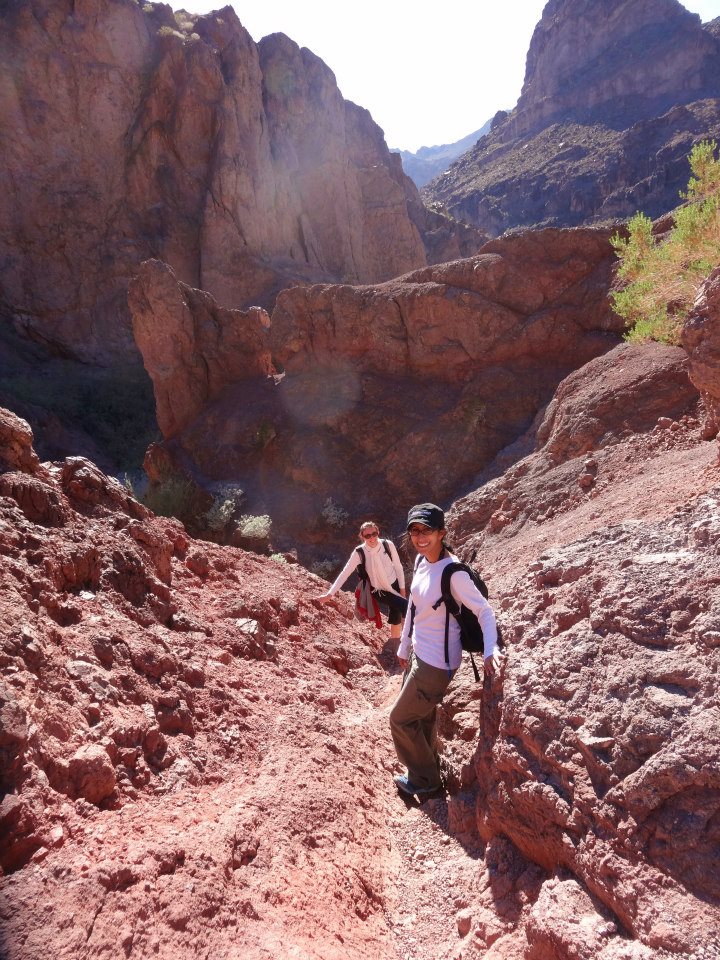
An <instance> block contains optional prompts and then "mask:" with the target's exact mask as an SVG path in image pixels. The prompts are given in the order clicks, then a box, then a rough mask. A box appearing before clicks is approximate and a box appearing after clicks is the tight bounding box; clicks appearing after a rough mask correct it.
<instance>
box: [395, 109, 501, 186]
mask: <svg viewBox="0 0 720 960" xmlns="http://www.w3.org/2000/svg"><path fill="white" fill-rule="evenodd" d="M491 123H492V120H488V121H487V123H484V124H483V125H482V127H480V129H479V130H476V131H475V132H474V133H469V134H468V135H467V136H466V137H463V138H462V140H457V141H456V142H455V143H443V144H442V145H441V146H435V147H420V149H419V150H416V151H415V153H411V152H410V151H409V150H395V149H392V148H391V150H390V152H391V153H399V154H400V158H401V159H402V165H403V170H404V171H405V173H406V174H407V175H408V176H409V177H410V179H411V180H412V181H413V182H414V184H415V186H416V187H424V186H425V184H426V183H429V182H430V181H431V180H432V179H433V177H436V176H437V175H438V174H439V173H442V172H443V171H444V170H445V169H446V168H447V166H448V165H449V164H451V163H452V162H453V160H457V158H458V157H460V156H462V154H463V153H465V152H466V151H467V150H469V149H470V148H471V147H474V146H475V144H476V143H477V142H478V140H479V139H480V137H484V136H485V134H486V133H489V132H490V124H491Z"/></svg>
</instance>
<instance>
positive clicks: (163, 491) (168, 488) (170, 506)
mask: <svg viewBox="0 0 720 960" xmlns="http://www.w3.org/2000/svg"><path fill="white" fill-rule="evenodd" d="M195 498H196V490H195V487H194V485H193V483H192V482H191V481H190V480H186V479H184V478H183V477H168V478H167V480H163V481H162V482H161V483H156V484H151V485H150V487H149V488H148V491H147V493H146V494H145V496H144V497H143V501H142V502H143V503H144V504H145V506H146V507H148V508H149V509H150V510H152V512H153V513H156V514H157V515H158V516H159V517H177V518H178V520H186V519H187V518H188V517H190V516H191V515H192V513H193V505H194V501H195Z"/></svg>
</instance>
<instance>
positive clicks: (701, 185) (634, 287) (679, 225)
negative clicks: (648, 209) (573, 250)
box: [611, 140, 720, 343]
mask: <svg viewBox="0 0 720 960" xmlns="http://www.w3.org/2000/svg"><path fill="white" fill-rule="evenodd" d="M716 150H717V144H716V142H715V141H714V140H703V141H702V142H701V143H698V144H696V145H695V146H694V147H693V149H692V152H691V153H690V158H689V159H690V170H691V172H692V176H691V178H690V181H689V183H688V189H687V193H684V194H681V196H682V197H683V198H684V199H685V200H686V203H685V205H684V206H682V207H679V208H678V209H677V210H676V211H675V215H674V219H675V223H674V226H673V228H672V229H671V230H670V231H669V232H668V234H667V235H666V236H665V237H664V238H663V239H662V240H661V241H660V242H658V241H657V240H656V239H655V237H654V236H653V232H652V221H651V220H650V218H649V217H646V216H645V215H644V214H643V213H636V214H635V216H634V217H633V218H632V219H631V220H630V221H629V223H628V236H627V237H623V236H620V234H615V235H614V236H613V237H612V238H611V243H612V245H613V247H614V249H615V252H616V253H617V255H618V257H619V258H620V266H619V268H618V277H619V279H620V280H621V281H624V285H623V286H622V288H621V289H619V290H616V291H614V292H613V293H612V294H611V298H612V303H613V308H614V310H615V312H616V313H617V314H618V316H620V317H622V318H623V319H624V320H625V321H626V322H627V325H628V332H627V333H626V335H625V339H626V340H630V341H634V342H638V341H645V340H659V341H661V342H663V343H677V342H678V340H679V334H680V327H681V325H682V321H683V319H684V317H685V316H686V314H687V312H688V310H689V309H690V306H691V305H692V303H693V300H694V299H695V295H696V293H697V289H698V287H699V285H700V283H701V282H702V281H703V280H704V279H705V277H706V276H707V275H708V273H710V271H711V270H712V269H713V268H714V267H715V266H716V265H717V264H718V263H720V160H718V159H717V158H716V157H715V151H716Z"/></svg>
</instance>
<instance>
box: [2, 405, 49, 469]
mask: <svg viewBox="0 0 720 960" xmlns="http://www.w3.org/2000/svg"><path fill="white" fill-rule="evenodd" d="M32 442H33V435H32V430H31V429H30V424H29V423H27V422H26V421H25V420H22V419H21V418H20V417H18V416H16V415H15V414H14V413H12V412H11V411H10V410H0V468H2V469H3V470H8V469H9V470H22V471H23V472H25V473H35V472H36V471H37V469H38V467H39V466H40V461H39V459H38V456H37V454H36V453H35V451H34V450H33V446H32Z"/></svg>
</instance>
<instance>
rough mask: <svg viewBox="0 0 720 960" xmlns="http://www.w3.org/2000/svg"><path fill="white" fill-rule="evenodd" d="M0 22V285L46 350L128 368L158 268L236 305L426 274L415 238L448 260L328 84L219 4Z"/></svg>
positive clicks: (40, 14)
mask: <svg viewBox="0 0 720 960" xmlns="http://www.w3.org/2000/svg"><path fill="white" fill-rule="evenodd" d="M0 17H1V19H2V30H0V87H1V88H2V90H3V104H4V109H3V115H2V119H1V120H0V123H1V124H2V136H0V169H1V170H2V173H3V180H4V182H6V183H8V184H11V188H9V189H8V190H6V191H4V193H3V196H2V197H1V198H0V223H2V224H3V229H2V231H1V232H0V283H1V284H2V287H3V291H4V302H5V303H6V305H7V307H8V312H9V314H10V316H11V317H12V319H13V322H14V324H15V326H16V328H17V329H18V330H19V331H21V332H22V333H23V334H24V335H26V336H28V337H30V338H32V339H35V340H37V341H40V342H42V343H44V344H46V345H48V346H49V347H50V348H51V349H55V350H57V351H59V352H64V353H70V354H74V355H76V356H79V357H81V358H83V359H85V360H88V359H89V360H100V361H101V362H106V363H107V362H117V361H119V360H123V361H126V360H127V359H129V358H132V359H134V358H135V348H134V345H133V342H132V337H131V331H130V323H129V314H128V311H127V307H126V291H127V286H128V282H129V280H130V278H131V277H132V276H133V275H134V274H135V273H136V271H137V268H138V266H139V264H140V263H141V262H142V261H144V260H147V259H148V258H152V257H157V258H161V259H162V260H164V261H166V262H167V263H169V264H170V265H171V267H172V268H173V269H174V270H175V271H176V272H177V275H178V277H179V278H180V279H181V280H182V281H184V282H186V283H188V284H191V285H192V286H194V287H199V288H202V289H206V290H208V291H210V292H211V293H212V294H213V295H214V296H215V297H216V298H217V299H218V300H219V301H220V302H221V303H223V304H224V305H227V306H230V307H242V308H246V307H248V306H250V305H253V304H258V303H259V304H262V305H264V306H266V307H267V306H270V305H271V304H272V303H273V301H274V298H275V296H276V294H277V292H278V291H279V290H280V289H282V288H283V287H285V286H287V285H288V284H292V283H297V282H307V281H316V282H317V281H333V280H334V281H345V280H347V281H350V282H374V281H379V280H386V279H388V278H390V277H392V276H397V275H398V274H400V273H403V272H406V271H407V270H410V269H413V268H414V267H417V266H420V265H422V264H424V263H426V262H427V260H428V255H427V253H426V250H425V246H424V244H423V239H422V237H421V233H420V230H421V229H422V230H427V232H428V233H433V234H434V236H433V237H432V238H431V239H430V241H429V247H432V249H433V251H434V253H433V255H438V254H441V253H443V252H445V253H448V254H449V253H450V252H451V251H452V248H453V229H452V227H451V226H450V221H448V220H447V219H445V220H444V221H443V218H441V217H439V216H438V215H436V214H430V213H427V214H421V213H420V212H418V208H419V207H421V205H420V201H419V197H418V194H417V190H416V189H415V187H414V185H413V184H412V183H411V182H410V181H409V180H408V179H407V178H406V177H405V176H404V174H403V172H402V167H401V165H400V162H399V159H398V158H397V157H396V156H395V155H391V154H390V152H389V150H388V148H387V145H386V144H385V141H384V138H383V133H382V130H381V129H380V128H379V127H378V126H377V125H376V124H375V123H374V122H373V120H372V118H371V117H370V115H369V114H368V113H367V111H366V110H363V109H362V108H361V107H358V106H356V105H355V104H352V103H349V102H347V101H345V100H344V99H343V98H342V96H341V94H340V91H339V90H338V87H337V84H336V82H335V77H334V75H333V73H332V71H331V70H330V69H329V67H327V66H326V65H325V64H324V63H323V62H322V61H321V60H319V59H318V57H316V56H315V55H314V54H313V53H311V51H309V50H307V49H305V48H300V47H298V45H297V44H295V43H294V42H293V41H292V40H290V39H288V38H287V37H285V36H283V35H282V34H273V35H272V36H270V37H266V38H265V39H264V40H262V41H261V42H260V43H259V44H256V43H255V42H254V41H253V39H252V38H251V37H250V35H249V34H248V33H247V31H246V30H245V29H244V28H243V27H242V25H241V24H240V21H239V20H238V18H237V16H236V14H235V11H234V10H233V8H232V7H229V6H228V7H225V8H224V9H222V10H218V11H216V12H214V13H211V14H207V15H206V16H197V15H194V14H191V13H185V12H183V13H182V14H181V13H178V14H173V12H172V10H171V9H170V7H169V6H167V5H163V4H153V5H150V4H144V5H143V4H139V3H137V2H135V0H98V2H92V3H89V2H88V3H80V4H78V3H75V2H74V0H60V2H56V0H23V2H22V3H19V4H11V5H10V6H4V7H3V9H2V13H1V14H0ZM78 131H81V135H80V134H79V133H78ZM29 211H33V213H32V215H31V214H30V213H29ZM443 223H444V227H442V228H441V227H440V226H439V225H440V224H443ZM468 230H469V228H465V229H464V233H466V234H467V233H468ZM469 232H470V233H472V232H473V231H472V230H470V231H469ZM436 234H437V235H436ZM439 234H442V235H443V238H442V239H438V235H439ZM459 242H460V241H459V240H457V239H456V240H455V247H456V251H457V245H458V243H459ZM478 245H479V241H478V242H477V243H476V245H475V246H474V247H473V249H477V246H478ZM457 252H459V251H457ZM466 252H467V251H466ZM80 264H81V265H82V270H81V273H82V278H81V280H80V281H78V265H80Z"/></svg>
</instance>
